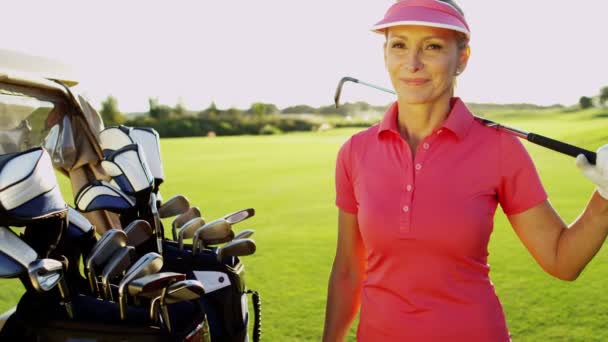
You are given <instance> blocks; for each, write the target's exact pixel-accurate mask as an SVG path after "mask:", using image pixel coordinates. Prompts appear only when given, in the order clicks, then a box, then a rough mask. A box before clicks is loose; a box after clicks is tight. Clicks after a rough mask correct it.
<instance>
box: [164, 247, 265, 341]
mask: <svg viewBox="0 0 608 342" xmlns="http://www.w3.org/2000/svg"><path fill="white" fill-rule="evenodd" d="M189 247H190V246H188V245H186V250H180V249H179V248H178V246H177V243H174V242H172V241H167V240H166V241H165V244H164V250H165V264H164V266H163V269H165V270H171V271H173V272H178V273H184V274H186V277H187V278H188V279H196V280H198V281H200V282H201V283H202V284H203V286H204V287H205V295H204V296H202V297H201V302H202V304H203V306H204V308H205V311H206V312H207V317H208V321H209V328H210V331H211V339H212V341H214V342H216V341H230V342H235V341H246V340H248V338H247V327H248V323H249V320H250V317H249V312H248V295H249V294H251V295H252V300H253V308H254V322H253V341H255V342H257V341H259V339H260V337H261V317H260V315H261V302H260V298H259V295H258V293H257V292H255V291H252V290H248V289H247V288H246V286H245V266H244V264H243V263H241V261H240V260H239V258H238V257H234V258H230V257H229V258H225V259H224V260H222V261H221V262H220V261H218V260H217V255H216V253H215V252H214V251H213V250H209V249H207V250H203V251H202V252H201V253H198V254H196V255H194V256H193V255H192V252H191V250H190V249H189Z"/></svg>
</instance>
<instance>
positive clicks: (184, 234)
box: [177, 217, 205, 250]
mask: <svg viewBox="0 0 608 342" xmlns="http://www.w3.org/2000/svg"><path fill="white" fill-rule="evenodd" d="M204 225H205V220H203V218H202V217H195V218H193V219H192V220H190V221H188V222H186V223H185V224H184V225H183V226H182V227H181V228H180V229H179V233H178V239H177V241H178V242H179V249H180V250H183V249H184V240H186V239H192V238H193V237H194V233H196V230H197V229H199V228H200V227H202V226H204Z"/></svg>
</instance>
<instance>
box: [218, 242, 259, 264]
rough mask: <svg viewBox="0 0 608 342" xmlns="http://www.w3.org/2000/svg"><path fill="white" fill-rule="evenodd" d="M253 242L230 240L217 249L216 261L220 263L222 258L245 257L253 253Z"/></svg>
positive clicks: (254, 247) (254, 248)
mask: <svg viewBox="0 0 608 342" xmlns="http://www.w3.org/2000/svg"><path fill="white" fill-rule="evenodd" d="M255 250H256V246H255V241H253V240H252V239H240V240H232V241H230V242H228V243H227V244H225V245H223V246H222V247H220V248H218V249H217V259H218V261H219V262H222V260H223V259H224V257H238V256H246V255H251V254H253V253H255Z"/></svg>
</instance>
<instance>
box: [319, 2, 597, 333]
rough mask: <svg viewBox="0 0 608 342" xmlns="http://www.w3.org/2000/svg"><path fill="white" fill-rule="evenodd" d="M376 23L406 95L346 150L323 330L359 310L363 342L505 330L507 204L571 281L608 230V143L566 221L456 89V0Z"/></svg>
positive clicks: (518, 225)
mask: <svg viewBox="0 0 608 342" xmlns="http://www.w3.org/2000/svg"><path fill="white" fill-rule="evenodd" d="M374 31H376V32H379V33H382V34H384V35H385V36H386V43H385V44H384V59H385V64H386V68H387V70H388V73H389V75H390V78H391V82H392V84H393V87H394V89H395V90H396V92H397V95H398V96H397V101H396V102H395V103H394V104H393V105H392V106H391V107H390V108H389V109H388V111H387V112H386V114H385V116H384V118H383V120H382V122H381V123H380V124H379V125H375V126H373V127H371V128H369V129H367V130H365V131H362V132H360V133H358V134H355V135H354V136H352V137H351V138H350V139H349V140H348V141H347V142H346V143H345V144H344V145H343V146H342V148H341V149H340V152H339V154H338V160H337V166H336V192H337V195H336V204H337V206H338V208H339V216H338V245H337V251H336V257H335V260H334V264H333V268H332V272H331V276H330V281H329V290H328V300H327V312H326V321H325V330H324V334H323V340H324V341H342V340H343V339H344V337H345V335H346V333H347V332H348V329H349V326H350V324H351V322H352V320H353V319H354V317H355V316H356V314H357V312H358V311H359V309H360V322H359V327H358V331H357V338H358V340H360V341H374V342H375V341H445V340H449V341H508V340H509V334H508V330H507V326H506V323H505V317H504V313H503V310H502V307H501V305H500V302H499V300H498V298H497V297H496V294H495V291H494V287H493V285H492V283H491V281H490V279H489V275H488V274H489V266H488V264H487V255H488V251H487V246H488V241H489V238H490V234H491V232H492V225H493V217H494V213H495V210H496V208H497V206H498V204H500V206H501V207H502V210H503V211H504V212H505V214H506V215H507V217H508V219H509V221H510V222H511V225H512V226H513V229H514V230H515V232H516V233H517V235H518V236H519V238H520V239H521V241H522V243H523V244H524V245H525V246H526V248H527V249H528V250H529V252H530V253H531V254H532V256H533V257H534V259H535V260H536V261H537V262H538V264H539V265H540V266H541V267H542V268H543V269H544V270H545V271H546V272H548V273H549V274H551V275H553V276H555V277H557V278H559V279H563V280H574V279H576V278H577V276H578V275H579V274H580V272H581V271H582V270H583V268H584V267H585V265H586V264H587V263H588V262H589V261H590V260H591V259H592V258H593V256H594V255H595V254H596V253H597V251H598V250H599V249H600V247H601V245H602V243H603V242H604V240H605V239H606V235H607V233H608V200H607V199H608V145H605V146H603V147H601V148H600V149H599V150H598V156H597V166H595V165H590V164H589V163H588V162H587V160H586V159H585V157H584V156H582V155H581V156H579V157H578V158H577V160H576V163H577V166H578V167H579V168H581V170H582V172H583V174H584V175H585V176H586V177H588V178H589V179H591V180H592V181H593V182H594V183H595V184H596V185H597V191H595V192H594V193H593V195H592V196H591V199H590V201H589V203H588V204H587V207H586V208H585V210H584V211H583V213H582V214H581V215H580V216H579V218H578V219H577V220H576V221H575V222H574V223H573V224H571V225H570V226H567V225H566V224H565V223H564V222H563V220H562V219H561V217H560V216H559V215H558V214H557V213H556V212H555V210H554V209H553V208H552V206H551V204H550V203H549V202H548V200H547V194H546V192H545V190H544V189H543V187H542V184H541V182H540V179H539V177H538V174H537V172H536V170H535V168H534V165H533V163H532V160H531V159H530V157H529V155H528V153H527V152H526V150H525V149H524V147H523V145H522V144H521V142H520V141H519V140H518V139H517V138H515V137H513V136H512V135H509V134H506V133H503V132H500V131H498V130H496V129H493V128H489V127H486V126H484V125H483V124H481V123H480V122H477V121H476V120H474V119H473V116H472V114H471V113H470V112H469V110H468V109H467V107H466V106H465V105H464V103H463V102H462V101H461V100H460V99H459V98H454V97H452V96H453V88H454V83H455V78H456V76H457V75H459V74H460V73H462V72H463V70H464V69H465V67H466V65H467V61H468V58H469V46H468V41H469V37H470V32H469V28H468V25H467V23H466V21H465V18H464V15H463V14H462V11H461V10H460V9H459V8H458V6H457V5H456V4H455V3H453V2H452V1H437V0H403V1H400V2H398V3H396V4H394V5H393V6H392V7H391V8H390V9H389V10H388V12H387V13H386V15H385V17H384V19H383V20H382V21H380V22H379V23H378V24H377V25H376V26H374Z"/></svg>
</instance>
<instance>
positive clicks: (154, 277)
mask: <svg viewBox="0 0 608 342" xmlns="http://www.w3.org/2000/svg"><path fill="white" fill-rule="evenodd" d="M184 279H186V275H185V274H182V273H175V272H161V273H154V274H149V275H146V276H143V277H140V278H137V279H134V280H133V281H131V282H130V283H129V284H128V285H127V292H128V294H129V295H130V296H132V297H136V296H141V297H148V298H154V297H157V296H159V295H160V294H161V291H162V290H163V289H165V288H166V287H167V286H169V285H171V284H173V283H175V282H178V281H182V280H184Z"/></svg>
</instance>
